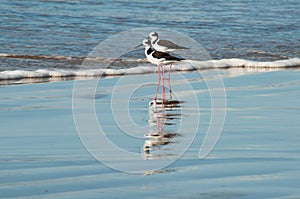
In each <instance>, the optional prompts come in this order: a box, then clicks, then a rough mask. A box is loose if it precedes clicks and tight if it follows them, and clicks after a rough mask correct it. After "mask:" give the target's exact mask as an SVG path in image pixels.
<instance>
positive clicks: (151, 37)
mask: <svg viewBox="0 0 300 199" xmlns="http://www.w3.org/2000/svg"><path fill="white" fill-rule="evenodd" d="M157 38H158V34H157V32H150V34H149V39H151V40H156V39H157Z"/></svg>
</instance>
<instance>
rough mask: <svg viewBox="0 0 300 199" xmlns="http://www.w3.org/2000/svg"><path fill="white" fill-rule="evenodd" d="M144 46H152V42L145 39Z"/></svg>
mask: <svg viewBox="0 0 300 199" xmlns="http://www.w3.org/2000/svg"><path fill="white" fill-rule="evenodd" d="M142 44H143V45H144V46H146V47H148V46H150V45H151V43H150V41H149V40H148V39H144V40H143V43H142Z"/></svg>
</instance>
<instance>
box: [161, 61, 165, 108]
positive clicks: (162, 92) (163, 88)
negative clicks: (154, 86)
mask: <svg viewBox="0 0 300 199" xmlns="http://www.w3.org/2000/svg"><path fill="white" fill-rule="evenodd" d="M164 67H165V66H162V85H161V96H162V103H164V102H165V68H164Z"/></svg>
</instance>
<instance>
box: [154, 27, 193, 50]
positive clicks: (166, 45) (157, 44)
mask: <svg viewBox="0 0 300 199" xmlns="http://www.w3.org/2000/svg"><path fill="white" fill-rule="evenodd" d="M148 38H149V40H150V42H151V45H152V47H153V48H154V49H155V50H157V51H159V52H173V51H175V50H184V49H188V48H186V47H183V46H179V45H177V44H174V43H173V42H171V41H169V40H160V39H159V37H158V34H157V32H150V34H149V37H148Z"/></svg>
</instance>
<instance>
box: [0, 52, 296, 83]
mask: <svg viewBox="0 0 300 199" xmlns="http://www.w3.org/2000/svg"><path fill="white" fill-rule="evenodd" d="M0 56H2V57H3V56H5V54H1V55H0ZM7 56H12V55H7ZM34 58H40V59H50V58H51V59H68V57H60V56H53V57H49V56H34ZM70 59H71V58H70ZM90 59H91V58H90ZM92 59H95V58H92ZM97 59H100V58H97ZM125 62H128V63H132V62H136V63H139V64H138V65H137V66H134V67H127V68H121V69H119V68H117V69H113V68H100V69H88V68H79V69H73V70H71V69H70V70H64V69H55V68H54V69H38V70H7V71H2V72H0V81H4V80H16V79H25V78H27V79H28V78H30V79H34V78H70V77H74V78H75V77H98V76H116V75H132V74H144V73H154V72H156V71H157V67H154V65H149V64H148V63H145V60H141V59H137V60H130V61H128V60H127V61H126V60H125ZM241 67H242V68H256V69H266V68H270V69H285V68H299V67H300V58H290V59H285V60H278V61H270V62H259V61H249V60H244V59H237V58H231V59H221V60H209V61H197V60H183V61H181V62H179V63H176V64H174V65H173V67H172V71H192V70H202V69H215V68H217V69H224V68H241Z"/></svg>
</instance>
